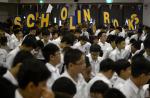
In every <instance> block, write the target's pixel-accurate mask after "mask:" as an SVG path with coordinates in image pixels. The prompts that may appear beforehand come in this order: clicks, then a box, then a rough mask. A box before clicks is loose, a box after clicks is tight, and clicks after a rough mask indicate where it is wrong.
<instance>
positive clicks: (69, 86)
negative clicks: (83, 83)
mask: <svg viewBox="0 0 150 98" xmlns="http://www.w3.org/2000/svg"><path fill="white" fill-rule="evenodd" d="M52 90H53V92H59V93H64V94H68V95H75V94H76V92H77V90H76V86H75V84H74V83H73V82H72V81H71V80H70V79H68V78H66V77H61V78H58V79H57V80H56V81H55V82H54V84H53V85H52Z"/></svg>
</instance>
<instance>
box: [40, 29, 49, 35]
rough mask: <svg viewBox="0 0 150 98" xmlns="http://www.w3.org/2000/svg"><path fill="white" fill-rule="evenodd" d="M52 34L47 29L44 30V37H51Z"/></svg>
mask: <svg viewBox="0 0 150 98" xmlns="http://www.w3.org/2000/svg"><path fill="white" fill-rule="evenodd" d="M49 35H50V32H49V31H48V29H47V28H42V36H49Z"/></svg>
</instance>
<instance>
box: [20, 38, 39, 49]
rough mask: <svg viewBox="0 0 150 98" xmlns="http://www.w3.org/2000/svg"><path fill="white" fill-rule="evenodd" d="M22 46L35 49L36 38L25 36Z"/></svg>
mask: <svg viewBox="0 0 150 98" xmlns="http://www.w3.org/2000/svg"><path fill="white" fill-rule="evenodd" d="M22 45H25V46H27V47H33V48H34V49H35V48H36V46H37V45H36V38H35V36H33V35H27V36H26V37H25V39H24V40H23V42H22Z"/></svg>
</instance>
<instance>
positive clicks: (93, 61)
mask: <svg viewBox="0 0 150 98" xmlns="http://www.w3.org/2000/svg"><path fill="white" fill-rule="evenodd" d="M101 52H102V50H101V47H100V46H99V45H97V44H93V45H91V47H90V53H89V54H88V55H87V57H89V62H90V65H91V68H92V76H95V75H96V74H97V73H98V72H99V70H100V66H99V64H100V62H101V61H102V59H103V58H102V57H100V56H99V55H100V53H101Z"/></svg>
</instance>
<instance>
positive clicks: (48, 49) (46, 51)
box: [42, 43, 59, 62]
mask: <svg viewBox="0 0 150 98" xmlns="http://www.w3.org/2000/svg"><path fill="white" fill-rule="evenodd" d="M58 51H59V47H58V46H57V45H55V44H53V43H49V44H47V45H46V46H45V47H44V48H43V49H42V53H43V56H44V58H45V60H46V61H47V62H49V60H50V55H55V53H56V52H58Z"/></svg>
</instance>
